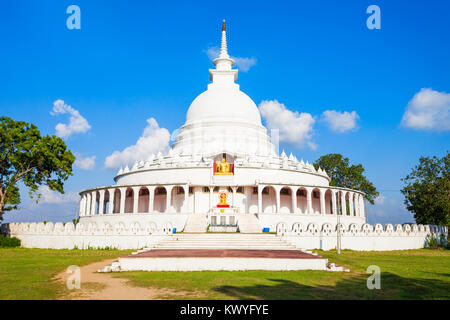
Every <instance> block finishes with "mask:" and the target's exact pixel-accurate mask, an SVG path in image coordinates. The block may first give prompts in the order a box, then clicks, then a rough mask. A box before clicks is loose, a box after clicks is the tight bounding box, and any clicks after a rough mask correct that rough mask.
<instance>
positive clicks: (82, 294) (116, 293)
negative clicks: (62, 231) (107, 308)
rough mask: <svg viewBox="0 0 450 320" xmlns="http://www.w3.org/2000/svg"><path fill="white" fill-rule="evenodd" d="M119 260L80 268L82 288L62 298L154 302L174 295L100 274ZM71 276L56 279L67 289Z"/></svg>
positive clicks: (110, 275)
mask: <svg viewBox="0 0 450 320" xmlns="http://www.w3.org/2000/svg"><path fill="white" fill-rule="evenodd" d="M116 260H117V259H110V260H104V261H101V262H96V263H92V264H89V265H86V266H82V267H80V269H81V288H80V289H73V290H70V291H69V292H68V294H67V295H65V296H63V297H61V299H64V300H71V299H80V300H152V299H156V298H157V297H158V296H161V295H165V294H170V293H173V292H172V291H170V290H166V289H154V288H142V287H133V286H131V285H130V284H129V281H128V280H126V279H120V278H115V277H114V276H113V273H98V272H97V270H98V269H100V268H103V267H104V266H106V265H109V264H111V263H112V262H113V261H116ZM69 276H70V274H68V273H66V272H65V271H63V272H61V273H59V274H58V275H57V276H56V277H55V279H56V280H57V281H59V282H60V283H61V285H63V286H64V287H66V281H67V278H68V277H69Z"/></svg>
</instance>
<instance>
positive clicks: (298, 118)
mask: <svg viewBox="0 0 450 320" xmlns="http://www.w3.org/2000/svg"><path fill="white" fill-rule="evenodd" d="M258 108H259V111H260V112H261V115H262V117H263V118H264V120H265V123H266V125H267V127H268V128H269V129H278V130H279V137H280V142H282V141H284V142H288V143H291V144H293V145H295V146H297V147H299V148H303V147H304V146H305V145H307V146H308V147H309V148H311V149H313V150H315V149H316V148H317V146H316V144H315V143H314V142H312V135H313V126H314V123H315V120H314V118H313V116H312V115H311V114H309V113H304V112H302V113H299V112H297V111H295V112H293V111H291V110H289V109H287V108H286V106H285V105H284V104H282V103H279V102H278V101H277V100H264V101H262V102H261V103H260V104H259V107H258Z"/></svg>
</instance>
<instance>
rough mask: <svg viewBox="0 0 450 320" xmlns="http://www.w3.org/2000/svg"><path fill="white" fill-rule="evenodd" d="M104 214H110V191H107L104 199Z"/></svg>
mask: <svg viewBox="0 0 450 320" xmlns="http://www.w3.org/2000/svg"><path fill="white" fill-rule="evenodd" d="M102 206H103V214H105V213H108V212H109V206H110V203H109V191H108V189H105V194H104V198H103V204H102Z"/></svg>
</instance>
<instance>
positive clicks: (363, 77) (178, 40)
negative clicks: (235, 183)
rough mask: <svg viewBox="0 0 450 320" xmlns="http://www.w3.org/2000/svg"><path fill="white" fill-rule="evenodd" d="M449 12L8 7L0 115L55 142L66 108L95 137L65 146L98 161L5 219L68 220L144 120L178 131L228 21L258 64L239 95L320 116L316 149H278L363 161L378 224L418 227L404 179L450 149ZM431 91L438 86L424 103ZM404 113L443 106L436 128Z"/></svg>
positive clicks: (214, 5)
mask: <svg viewBox="0 0 450 320" xmlns="http://www.w3.org/2000/svg"><path fill="white" fill-rule="evenodd" d="M71 4H76V5H78V6H79V7H80V9H81V29H80V30H69V29H68V28H67V27H66V19H67V18H68V17H69V14H67V13H66V9H67V7H68V6H69V5H71ZM372 4H376V5H378V6H379V7H380V9H381V29H380V30H369V29H368V28H367V26H366V20H367V18H368V17H369V14H367V13H366V8H367V7H368V6H369V5H372ZM448 12H450V3H449V2H448V1H435V0H431V1H392V0H391V1H378V0H377V1H320V2H313V1H307V2H306V1H272V2H270V1H263V2H262V1H245V2H244V3H243V2H242V1H226V2H217V1H194V2H193V1H179V2H178V1H177V2H175V1H164V2H163V1H133V2H129V1H127V2H126V1H110V0H109V1H100V0H98V1H95V2H94V1H81V0H75V1H32V0H30V1H23V0H17V1H3V2H2V3H1V4H0V39H1V40H0V43H1V50H0V61H2V63H1V64H0V111H1V112H0V114H1V115H6V116H9V117H12V118H13V119H16V120H24V121H28V122H32V123H34V124H36V125H37V126H38V127H39V128H40V130H41V133H43V134H55V133H56V129H55V126H56V125H57V124H58V123H65V124H67V123H68V122H69V115H68V114H67V113H66V114H54V115H52V114H50V112H51V111H52V109H53V104H54V102H55V101H56V100H58V99H61V100H63V101H64V102H65V104H67V105H70V106H72V108H73V109H75V110H77V111H78V112H79V114H80V115H81V116H82V117H83V118H84V119H85V120H86V121H87V122H88V123H89V128H90V129H89V130H85V132H78V133H74V134H72V135H70V136H69V137H66V142H67V144H68V146H69V148H70V149H71V150H72V151H73V152H75V153H77V154H79V155H81V157H87V158H92V157H94V156H95V165H94V167H93V168H91V169H90V170H85V169H81V168H80V167H75V170H74V176H73V177H71V178H70V179H69V180H68V181H67V183H66V188H65V189H66V192H67V195H66V196H65V197H63V198H61V197H57V196H49V197H48V198H47V200H46V201H43V202H41V203H40V204H38V205H36V204H35V203H33V202H31V201H30V200H28V199H27V196H26V190H24V192H23V202H22V206H21V209H20V210H19V211H14V212H11V213H8V214H6V216H5V221H41V220H50V221H68V220H71V219H72V218H73V217H74V215H75V211H76V206H77V203H76V202H75V201H74V200H75V199H76V193H78V192H79V191H80V190H83V189H86V188H88V187H94V186H101V185H110V184H112V183H113V180H112V178H113V176H114V174H115V173H116V172H117V169H109V168H105V159H106V157H108V156H109V155H111V154H112V153H113V152H114V151H116V150H118V151H121V150H123V149H124V148H126V147H128V146H130V145H134V144H135V143H136V141H137V139H138V138H139V137H140V136H141V135H142V132H143V130H144V128H145V127H146V125H147V122H146V120H147V119H149V118H151V117H153V118H154V119H156V121H157V123H158V125H159V127H161V128H166V129H167V130H168V131H169V132H172V131H173V130H175V129H177V128H178V127H180V126H181V125H182V124H183V123H184V120H185V113H186V111H187V109H188V107H189V105H190V103H191V102H192V101H193V100H194V98H195V97H196V96H197V95H198V94H200V93H201V92H203V91H204V90H206V86H207V84H208V82H209V81H208V69H209V68H211V67H212V63H211V61H210V59H209V57H208V54H207V51H208V49H211V48H213V47H214V46H218V45H219V40H220V28H221V21H222V19H226V20H227V36H228V48H229V53H230V54H231V55H232V56H235V57H242V58H248V59H253V60H252V61H254V62H255V64H254V65H253V66H251V68H250V69H249V70H248V72H242V70H241V72H240V73H239V80H238V83H239V84H240V86H241V89H242V90H243V91H244V92H245V93H247V94H248V95H249V96H250V97H251V98H252V99H253V100H254V101H255V103H256V104H257V105H259V104H260V103H261V102H262V101H263V100H269V101H274V100H276V101H278V102H279V103H282V104H284V106H285V107H286V108H287V109H288V110H291V111H292V112H294V113H293V115H294V116H295V115H298V114H296V113H295V112H299V113H307V114H310V115H311V117H312V118H313V119H314V123H313V125H311V127H310V128H309V129H310V131H309V134H310V137H309V138H308V141H310V142H312V143H313V144H314V145H315V146H316V148H311V147H308V146H307V145H304V146H299V145H298V144H295V143H291V142H289V141H282V142H281V146H282V148H283V149H285V150H286V152H287V153H289V152H292V153H293V154H294V155H296V156H297V157H298V158H299V159H300V158H303V159H305V161H306V160H309V161H310V162H311V161H314V160H315V159H317V158H318V157H320V156H321V155H324V154H327V153H341V154H343V155H344V156H346V157H348V158H350V161H351V162H352V163H362V164H363V166H364V167H365V168H366V175H367V177H368V178H369V180H371V181H372V182H373V183H374V184H375V186H376V187H377V188H378V189H379V191H380V193H381V195H382V197H381V198H380V199H379V201H377V205H375V206H370V207H369V208H368V213H369V222H370V223H375V222H381V223H388V222H391V223H402V222H407V221H412V220H413V219H412V217H411V215H410V214H409V213H408V212H407V211H406V210H405V209H404V206H403V198H402V196H401V194H400V192H399V190H400V189H401V187H402V184H401V181H400V178H402V177H404V176H405V175H406V174H407V173H408V172H409V171H410V169H411V168H412V167H413V166H414V165H416V164H417V163H418V159H419V157H420V156H432V155H437V156H442V155H443V154H444V153H445V151H446V150H448V149H450V148H449V147H450V143H449V141H450V139H449V115H448V113H449V110H448V108H449V107H448V105H449V103H448V97H449V96H448V94H449V93H450V76H449V75H450V41H449V38H450V20H449V19H448ZM423 88H429V89H431V90H430V91H429V93H430V95H431V96H430V95H429V96H427V97H428V98H427V97H425V98H427V99H425V102H423V101H424V100H423V99H422V100H420V99H419V98H421V97H422V96H424V95H425V93H426V92H424V91H422V92H421V90H422V89H423ZM416 94H419V96H418V97H417V99H416V100H414V99H413V97H414V96H415V95H416ZM408 108H409V109H408ZM327 110H336V111H337V112H338V113H339V114H341V115H342V114H343V112H349V113H350V112H352V111H355V113H356V114H357V118H356V121H355V125H354V126H353V128H351V129H349V130H346V131H345V132H339V131H336V130H333V129H332V127H331V126H330V122H327V121H325V120H324V115H323V112H325V111H327ZM407 110H410V111H411V112H412V113H414V115H420V116H424V117H426V116H427V112H429V111H430V110H434V112H435V113H434V119H433V121H434V122H432V124H431V125H430V126H428V127H427V126H424V125H422V126H421V125H420V124H419V125H418V124H417V123H416V124H411V123H410V124H409V125H405V124H403V125H402V124H401V123H402V118H403V117H404V115H405V112H406V111H407ZM436 114H438V115H441V116H439V117H437V119H436Z"/></svg>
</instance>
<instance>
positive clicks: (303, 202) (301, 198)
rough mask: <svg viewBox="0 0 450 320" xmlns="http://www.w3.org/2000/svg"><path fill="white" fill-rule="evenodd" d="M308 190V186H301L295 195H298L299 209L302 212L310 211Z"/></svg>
mask: <svg viewBox="0 0 450 320" xmlns="http://www.w3.org/2000/svg"><path fill="white" fill-rule="evenodd" d="M307 194H308V190H306V188H303V187H300V188H298V189H297V191H296V192H295V196H296V197H297V209H298V210H299V211H300V213H302V214H306V213H307V212H308V200H307Z"/></svg>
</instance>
